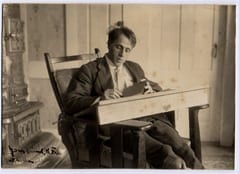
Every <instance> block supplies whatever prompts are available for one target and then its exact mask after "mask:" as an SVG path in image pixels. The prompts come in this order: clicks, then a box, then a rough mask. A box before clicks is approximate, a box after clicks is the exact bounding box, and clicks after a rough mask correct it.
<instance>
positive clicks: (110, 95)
mask: <svg viewBox="0 0 240 174" xmlns="http://www.w3.org/2000/svg"><path fill="white" fill-rule="evenodd" d="M103 95H104V99H106V100H109V99H116V98H120V97H122V92H121V91H119V90H118V89H107V90H105V91H104V94H103Z"/></svg>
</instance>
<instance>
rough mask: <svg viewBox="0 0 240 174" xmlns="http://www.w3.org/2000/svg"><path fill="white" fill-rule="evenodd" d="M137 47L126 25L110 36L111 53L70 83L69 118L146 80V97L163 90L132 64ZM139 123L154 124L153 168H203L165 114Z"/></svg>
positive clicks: (150, 138)
mask: <svg viewBox="0 0 240 174" xmlns="http://www.w3.org/2000/svg"><path fill="white" fill-rule="evenodd" d="M135 45H136V36H135V34H134V32H133V31H132V30H131V29H129V28H127V27H125V26H123V24H122V23H119V25H118V26H117V27H115V28H113V29H112V30H111V31H110V32H109V33H108V53H106V54H105V55H104V57H102V58H98V59H97V60H95V61H93V62H90V63H88V64H85V65H83V66H81V68H80V69H79V71H78V73H77V74H76V75H75V76H74V77H73V78H72V80H71V82H70V85H69V87H68V90H67V93H66V96H65V103H66V110H67V112H68V113H69V114H74V113H76V112H79V111H81V110H83V109H85V108H88V107H89V106H90V105H91V104H93V103H95V102H96V101H98V100H109V99H115V98H120V97H122V91H123V90H124V89H125V88H126V87H129V86H132V85H133V84H136V83H138V82H141V81H142V80H145V81H146V87H145V88H146V89H145V94H146V93H151V92H154V91H160V90H161V87H160V86H159V85H158V84H157V83H154V82H151V81H149V80H147V79H146V77H145V75H144V72H143V70H142V68H141V67H140V66H139V65H138V64H137V63H134V62H132V61H129V60H128V57H129V55H130V53H131V50H132V49H133V48H134V47H135ZM113 116H114V115H113ZM139 120H144V121H151V122H152V123H153V126H152V128H151V129H150V130H148V131H147V132H145V140H146V153H147V154H146V156H147V161H148V163H149V164H150V166H151V167H154V168H173V169H182V168H187V167H188V168H192V169H193V168H196V169H202V168H203V166H202V164H201V163H200V162H199V160H198V159H197V158H196V156H195V154H194V152H193V151H192V150H191V148H190V147H188V146H187V144H186V143H185V142H184V140H183V139H182V138H181V137H180V136H179V134H178V133H177V131H176V130H175V129H174V128H173V127H172V125H171V123H170V122H169V120H168V119H167V117H166V116H165V115H164V114H158V115H153V116H148V117H143V118H140V119H139ZM124 138H127V137H124ZM130 139H131V138H130ZM125 142H129V141H125ZM128 146H131V143H129V144H125V147H128Z"/></svg>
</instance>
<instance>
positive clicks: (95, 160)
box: [44, 49, 151, 168]
mask: <svg viewBox="0 0 240 174" xmlns="http://www.w3.org/2000/svg"><path fill="white" fill-rule="evenodd" d="M44 56H45V61H46V65H47V70H48V74H49V78H50V82H51V85H52V88H53V91H54V94H55V97H56V99H57V102H58V105H59V107H60V109H61V114H60V115H59V120H58V130H59V134H60V135H61V137H62V141H63V143H64V144H65V146H66V148H67V150H68V152H69V155H70V158H71V162H72V167H73V168H100V167H113V168H121V167H127V168H145V167H146V157H145V143H144V140H143V139H144V137H143V134H142V130H146V129H148V128H149V127H150V126H151V123H149V122H143V121H134V122H128V121H125V122H121V124H118V123H114V124H113V126H112V128H111V137H103V136H101V135H100V133H99V126H98V123H97V121H96V120H97V119H96V118H95V115H96V114H95V110H94V107H95V106H93V107H91V108H88V109H86V110H84V111H81V112H79V113H76V114H74V115H67V114H66V112H65V110H64V103H63V98H62V96H63V94H64V93H65V91H66V89H67V87H68V85H69V82H70V80H71V78H72V75H73V74H74V73H75V72H76V71H77V70H78V68H79V67H80V66H81V65H82V64H85V63H87V62H89V61H92V60H95V59H96V58H98V57H99V50H98V49H95V53H94V54H81V55H76V56H63V57H55V58H53V57H51V56H50V54H49V53H44ZM124 129H128V130H131V131H134V132H135V133H136V137H135V139H136V141H135V144H133V146H134V147H135V148H134V152H133V153H132V154H127V153H125V152H124V150H123V146H122V145H123V137H122V136H123V134H122V133H123V130H124ZM109 142H110V143H109ZM121 159H122V160H121ZM123 159H124V160H123ZM111 161H112V162H111Z"/></svg>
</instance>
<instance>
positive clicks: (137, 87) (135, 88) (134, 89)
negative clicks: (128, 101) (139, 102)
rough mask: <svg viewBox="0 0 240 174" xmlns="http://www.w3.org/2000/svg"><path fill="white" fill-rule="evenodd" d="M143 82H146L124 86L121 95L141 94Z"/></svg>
mask: <svg viewBox="0 0 240 174" xmlns="http://www.w3.org/2000/svg"><path fill="white" fill-rule="evenodd" d="M145 84H146V82H145V81H143V82H139V83H135V84H134V85H132V86H129V87H127V88H125V89H124V90H123V92H122V94H123V97H128V96H132V95H139V94H143V93H144V87H145Z"/></svg>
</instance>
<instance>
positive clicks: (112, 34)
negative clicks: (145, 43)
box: [108, 21, 137, 48]
mask: <svg viewBox="0 0 240 174" xmlns="http://www.w3.org/2000/svg"><path fill="white" fill-rule="evenodd" d="M121 34H123V35H124V36H126V37H127V38H128V39H129V41H130V42H131V45H132V47H133V48H134V47H135V45H136V43H137V40H136V35H135V33H134V32H133V31H132V30H131V29H130V28H128V27H126V26H124V25H123V22H121V21H119V22H117V23H116V25H115V26H113V27H111V29H110V31H109V32H108V46H109V45H110V44H112V43H114V41H115V40H117V39H118V37H119V36H120V35H121Z"/></svg>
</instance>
